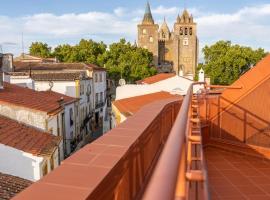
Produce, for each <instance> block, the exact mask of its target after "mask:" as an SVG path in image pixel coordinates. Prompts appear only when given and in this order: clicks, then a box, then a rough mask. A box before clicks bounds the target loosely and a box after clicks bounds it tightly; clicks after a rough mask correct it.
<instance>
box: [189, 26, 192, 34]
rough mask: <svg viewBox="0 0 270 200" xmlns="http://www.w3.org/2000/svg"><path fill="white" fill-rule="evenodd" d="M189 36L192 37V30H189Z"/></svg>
mask: <svg viewBox="0 0 270 200" xmlns="http://www.w3.org/2000/svg"><path fill="white" fill-rule="evenodd" d="M189 35H192V28H191V27H190V28H189Z"/></svg>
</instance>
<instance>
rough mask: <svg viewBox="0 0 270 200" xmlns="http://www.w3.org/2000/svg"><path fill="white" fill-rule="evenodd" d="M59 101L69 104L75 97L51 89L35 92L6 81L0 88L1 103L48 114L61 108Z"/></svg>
mask: <svg viewBox="0 0 270 200" xmlns="http://www.w3.org/2000/svg"><path fill="white" fill-rule="evenodd" d="M61 98H63V100H61ZM61 101H62V103H64V104H69V103H72V102H74V101H77V99H76V98H73V97H69V96H66V95H63V94H59V93H56V92H52V91H47V92H37V91H34V90H31V89H28V88H23V87H20V86H17V85H14V84H9V83H6V82H4V89H1V90H0V103H1V104H13V105H15V106H20V107H25V108H29V109H33V110H38V111H43V112H46V113H48V114H53V113H55V112H58V111H59V110H62V107H61V105H60V103H61Z"/></svg>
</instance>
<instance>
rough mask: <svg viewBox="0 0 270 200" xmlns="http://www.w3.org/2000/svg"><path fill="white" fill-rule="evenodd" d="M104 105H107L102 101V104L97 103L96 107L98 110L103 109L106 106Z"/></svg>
mask: <svg viewBox="0 0 270 200" xmlns="http://www.w3.org/2000/svg"><path fill="white" fill-rule="evenodd" d="M104 104H105V103H104V102H102V101H101V102H97V103H96V106H95V107H96V109H98V108H102V107H103V106H104Z"/></svg>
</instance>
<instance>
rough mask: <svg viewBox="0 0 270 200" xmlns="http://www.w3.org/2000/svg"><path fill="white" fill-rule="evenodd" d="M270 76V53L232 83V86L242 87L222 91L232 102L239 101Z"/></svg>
mask: <svg viewBox="0 0 270 200" xmlns="http://www.w3.org/2000/svg"><path fill="white" fill-rule="evenodd" d="M269 77H270V54H269V55H268V56H266V57H265V58H264V59H262V60H261V61H260V62H259V63H258V64H257V65H256V66H255V67H253V68H252V69H250V70H248V71H247V72H246V73H245V74H243V75H242V76H241V77H240V78H239V79H238V80H237V81H235V82H234V83H233V84H232V85H231V86H232V87H242V89H235V90H232V89H226V90H225V91H224V92H223V93H222V97H224V98H225V99H227V100H228V101H230V102H231V103H234V102H238V101H239V100H240V99H242V98H243V97H244V96H246V95H248V94H249V93H250V92H251V91H253V90H254V89H255V88H256V87H258V86H259V85H260V84H261V83H262V82H263V81H265V80H267V79H269ZM254 101H256V100H254ZM258 101H259V100H258ZM228 104H230V103H228Z"/></svg>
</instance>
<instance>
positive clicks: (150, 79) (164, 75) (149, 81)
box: [137, 73, 175, 84]
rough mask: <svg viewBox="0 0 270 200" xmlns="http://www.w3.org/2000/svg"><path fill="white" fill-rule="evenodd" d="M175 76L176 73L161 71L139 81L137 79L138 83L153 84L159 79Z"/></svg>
mask: <svg viewBox="0 0 270 200" xmlns="http://www.w3.org/2000/svg"><path fill="white" fill-rule="evenodd" d="M174 76H175V74H174V73H160V74H157V75H155V76H151V77H148V78H145V79H143V80H139V81H137V84H153V83H156V82H159V81H163V80H166V79H168V78H172V77H174Z"/></svg>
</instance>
